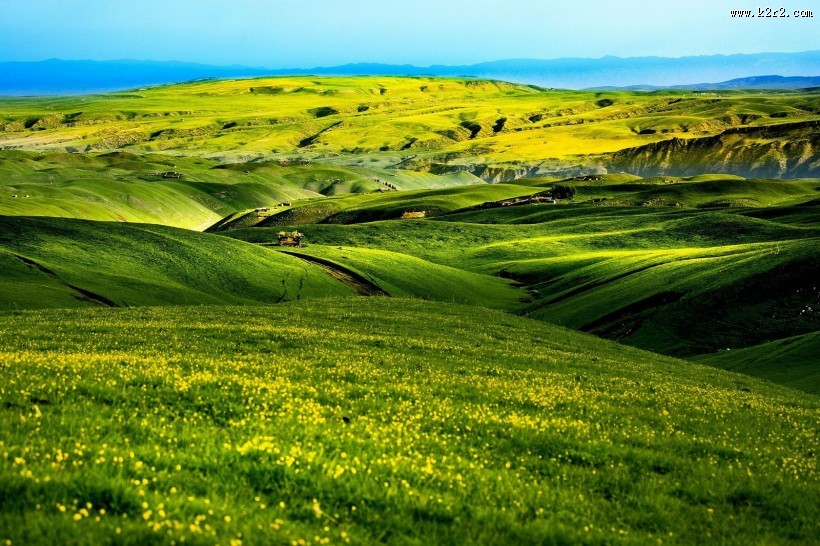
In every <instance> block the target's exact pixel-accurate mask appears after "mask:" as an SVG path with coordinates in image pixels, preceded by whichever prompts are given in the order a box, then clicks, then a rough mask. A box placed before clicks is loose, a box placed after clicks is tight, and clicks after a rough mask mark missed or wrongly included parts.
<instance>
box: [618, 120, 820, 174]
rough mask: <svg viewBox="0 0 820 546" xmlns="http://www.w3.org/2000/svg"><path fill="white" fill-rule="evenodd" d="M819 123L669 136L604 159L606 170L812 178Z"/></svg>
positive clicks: (818, 162)
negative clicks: (701, 134)
mask: <svg viewBox="0 0 820 546" xmlns="http://www.w3.org/2000/svg"><path fill="white" fill-rule="evenodd" d="M818 149H820V122H818V121H807V122H800V123H787V124H779V125H775V126H762V127H738V128H733V129H728V130H726V131H724V132H722V133H720V134H719V135H715V136H710V137H703V138H692V139H680V138H672V139H669V140H663V141H660V142H655V143H652V144H647V145H645V146H639V147H635V148H627V149H624V150H620V151H618V152H615V153H613V154H608V155H607V156H605V158H604V164H605V165H606V167H607V169H608V170H610V171H626V172H630V173H634V174H637V175H640V176H660V175H667V174H669V175H678V176H687V175H695V174H699V173H705V172H708V173H727V174H736V175H740V176H745V177H756V178H799V177H814V176H818V173H820V154H819V153H818Z"/></svg>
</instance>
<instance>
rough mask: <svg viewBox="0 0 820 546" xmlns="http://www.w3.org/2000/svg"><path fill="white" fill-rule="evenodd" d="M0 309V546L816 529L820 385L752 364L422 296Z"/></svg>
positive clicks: (605, 536) (788, 536) (663, 539)
mask: <svg viewBox="0 0 820 546" xmlns="http://www.w3.org/2000/svg"><path fill="white" fill-rule="evenodd" d="M0 319H1V320H0V374H2V378H3V380H2V382H0V544H7V545H28V544H88V545H92V544H93V545H99V544H169V545H182V544H221V545H233V546H236V545H240V544H294V545H301V544H373V543H389V544H523V543H527V544H590V545H603V544H612V543H618V544H686V545H689V544H708V543H715V544H744V545H747V544H809V543H812V542H814V541H816V540H817V537H818V536H820V524H818V522H820V509H819V508H818V502H817V500H818V498H820V484H819V483H818V476H817V468H816V465H817V445H818V442H817V423H818V415H819V414H820V413H819V412H818V410H820V401H818V399H817V398H816V397H813V396H811V395H808V394H803V393H799V392H797V391H792V390H789V389H786V388H782V387H777V386H775V385H772V384H768V383H764V382H761V381H757V380H755V379H752V378H749V377H745V376H741V375H736V374H731V373H727V372H723V371H720V370H716V369H712V368H707V367H702V366H699V365H697V364H692V363H684V362H683V361H679V360H675V359H671V358H666V357H661V356H657V355H654V354H650V353H646V352H642V351H639V350H636V349H632V348H629V347H624V346H619V345H616V344H614V343H610V342H607V341H604V340H600V339H597V338H593V337H591V336H586V335H583V334H577V333H574V332H570V331H568V330H564V329H561V328H558V327H555V326H551V325H547V324H544V323H540V322H536V321H532V320H528V319H523V318H518V317H514V316H510V315H507V314H503V313H500V312H495V311H488V310H482V309H477V308H472V307H463V306H458V305H446V304H440V303H430V302H423V301H418V300H399V299H386V298H358V299H349V298H348V299H329V300H319V299H316V300H311V301H301V302H291V303H284V304H280V305H277V306H258V307H208V306H203V307H177V308H142V309H84V310H71V311H60V312H54V311H26V312H5V313H3V314H2V315H1V316H0ZM815 543H816V542H815Z"/></svg>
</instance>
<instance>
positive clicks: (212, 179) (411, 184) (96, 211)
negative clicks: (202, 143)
mask: <svg viewBox="0 0 820 546" xmlns="http://www.w3.org/2000/svg"><path fill="white" fill-rule="evenodd" d="M165 173H178V174H179V175H180V176H181V177H180V178H178V179H177V178H164V177H163V175H164V174H165ZM388 181H389V182H388ZM474 183H482V181H481V180H479V179H478V178H476V177H474V176H471V175H469V174H467V173H453V174H449V175H443V176H436V175H432V174H428V173H416V172H411V171H395V170H393V171H384V170H381V169H375V168H373V169H363V168H358V167H345V166H333V165H318V164H314V165H304V164H302V163H299V162H286V161H283V162H282V163H281V164H280V163H279V162H250V163H231V164H223V163H219V162H217V161H214V160H209V159H204V158H199V157H173V156H168V155H161V154H146V155H134V154H131V153H126V152H111V153H106V154H68V153H65V152H57V153H35V152H28V151H3V152H0V214H8V215H15V216H20V215H26V216H54V217H70V218H83V219H88V220H104V221H123V222H147V223H155V224H164V225H169V226H174V227H182V228H187V229H196V230H202V229H205V228H206V227H208V226H210V225H212V224H214V223H216V222H217V221H219V220H221V219H223V218H224V217H226V216H229V215H230V214H232V213H236V212H239V211H245V210H247V209H252V208H257V207H271V208H272V209H273V210H283V209H282V208H281V207H278V208H277V207H276V205H278V204H281V203H284V202H289V201H291V200H295V199H309V198H317V197H319V198H321V197H324V196H327V195H337V194H344V193H366V192H373V191H375V190H378V189H390V188H388V187H387V186H386V184H390V186H392V187H393V188H395V189H397V190H399V189H403V190H412V189H417V188H436V187H444V186H453V185H460V184H474Z"/></svg>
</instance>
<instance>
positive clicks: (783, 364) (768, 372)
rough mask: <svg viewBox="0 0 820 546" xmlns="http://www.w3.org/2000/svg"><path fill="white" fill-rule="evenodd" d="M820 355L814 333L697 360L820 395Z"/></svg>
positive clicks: (819, 338)
mask: <svg viewBox="0 0 820 546" xmlns="http://www.w3.org/2000/svg"><path fill="white" fill-rule="evenodd" d="M818 356H820V332H812V333H810V334H805V335H802V336H795V337H790V338H786V339H778V340H777V341H771V342H769V343H763V344H760V345H755V346H753V347H748V348H746V349H737V350H731V351H728V350H727V351H720V352H719V353H715V354H711V355H705V356H702V357H698V358H696V359H695V360H696V361H698V362H702V363H704V364H708V365H710V366H715V367H718V368H723V369H724V370H730V371H733V372H739V373H744V374H748V375H751V376H754V377H759V378H762V379H768V380H770V381H774V382H775V383H780V384H783V385H786V386H789V387H792V388H796V389H802V390H805V391H808V392H810V393H813V394H820V366H818Z"/></svg>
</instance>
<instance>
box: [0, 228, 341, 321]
mask: <svg viewBox="0 0 820 546" xmlns="http://www.w3.org/2000/svg"><path fill="white" fill-rule="evenodd" d="M346 294H349V295H353V291H351V290H350V289H348V288H347V287H345V286H344V285H342V284H341V283H338V282H337V281H335V280H334V279H332V278H331V277H329V276H328V275H327V274H325V273H324V272H322V271H320V270H318V269H316V268H315V267H311V266H308V265H307V264H305V263H304V262H303V261H301V260H299V259H297V258H293V257H291V256H287V255H284V254H280V253H278V252H274V251H271V250H268V249H265V248H262V247H259V246H255V245H249V244H245V243H238V244H237V241H232V240H230V239H227V238H224V237H213V236H208V235H203V234H200V233H195V232H191V231H187V230H181V229H174V228H168V227H164V226H151V225H136V224H121V223H108V222H91V221H87V220H67V219H53V218H26V217H22V218H14V217H2V216H0V306H2V308H4V309H30V308H39V307H52V308H65V307H75V306H89V305H90V306H100V305H102V306H109V307H115V306H117V307H125V306H135V305H180V304H188V305H192V304H206V303H211V304H214V303H222V304H227V303H233V304H258V303H276V302H278V301H285V300H292V299H300V298H307V297H323V296H342V295H346Z"/></svg>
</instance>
